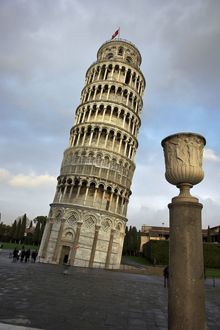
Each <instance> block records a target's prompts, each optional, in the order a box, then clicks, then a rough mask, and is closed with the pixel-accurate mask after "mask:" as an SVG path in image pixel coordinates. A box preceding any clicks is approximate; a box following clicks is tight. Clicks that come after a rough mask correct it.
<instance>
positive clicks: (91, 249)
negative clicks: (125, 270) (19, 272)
mask: <svg viewBox="0 0 220 330" xmlns="http://www.w3.org/2000/svg"><path fill="white" fill-rule="evenodd" d="M125 223H126V218H123V217H118V218H117V217H116V216H113V215H111V214H110V212H103V211H101V212H98V210H94V209H90V208H85V207H82V208H80V206H71V205H69V206H68V207H67V205H61V204H52V205H51V212H50V215H49V218H48V222H47V225H46V227H45V231H44V235H43V238H42V242H41V246H40V249H39V254H38V256H39V257H38V260H39V261H40V262H44V263H54V264H63V263H65V264H69V265H71V266H79V267H92V268H107V269H118V268H120V263H121V254H122V248H123V241H124V232H125Z"/></svg>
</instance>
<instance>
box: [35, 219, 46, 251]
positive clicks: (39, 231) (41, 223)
mask: <svg viewBox="0 0 220 330" xmlns="http://www.w3.org/2000/svg"><path fill="white" fill-rule="evenodd" d="M46 221H47V217H46V216H42V215H40V216H37V217H36V218H35V219H34V220H33V222H34V223H36V228H35V231H34V234H33V243H34V244H36V245H39V244H40V242H41V239H42V236H43V232H44V228H45V225H46Z"/></svg>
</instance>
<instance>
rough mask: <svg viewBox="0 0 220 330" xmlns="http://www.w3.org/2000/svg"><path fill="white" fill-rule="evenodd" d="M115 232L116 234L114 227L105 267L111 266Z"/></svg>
mask: <svg viewBox="0 0 220 330" xmlns="http://www.w3.org/2000/svg"><path fill="white" fill-rule="evenodd" d="M114 234H115V229H112V230H111V234H110V240H109V244H108V251H107V256H106V261H105V268H109V266H110V259H111V253H112V245H113V239H114Z"/></svg>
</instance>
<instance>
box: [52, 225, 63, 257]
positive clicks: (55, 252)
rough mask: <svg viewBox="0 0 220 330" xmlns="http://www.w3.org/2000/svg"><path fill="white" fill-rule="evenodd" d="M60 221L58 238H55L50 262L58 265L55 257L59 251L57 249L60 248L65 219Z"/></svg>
mask: <svg viewBox="0 0 220 330" xmlns="http://www.w3.org/2000/svg"><path fill="white" fill-rule="evenodd" d="M60 221H61V225H60V229H59V233H58V237H57V241H56V247H55V250H54V255H53V258H52V260H53V261H55V262H57V263H58V260H57V257H58V251H59V247H60V241H61V238H62V234H63V227H64V223H65V219H62V220H60Z"/></svg>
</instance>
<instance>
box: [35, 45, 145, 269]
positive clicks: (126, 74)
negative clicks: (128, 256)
mask: <svg viewBox="0 0 220 330" xmlns="http://www.w3.org/2000/svg"><path fill="white" fill-rule="evenodd" d="M140 64H141V55H140V53H139V51H138V49H137V48H136V47H135V46H134V45H133V44H132V43H130V42H128V41H126V40H123V39H114V40H110V41H107V42H105V43H104V44H103V45H102V46H101V47H100V48H99V50H98V53H97V61H96V62H95V63H93V64H92V65H91V66H90V67H89V69H88V70H87V72H86V79H85V86H84V88H83V90H82V93H81V99H80V104H79V106H78V108H77V109H76V115H75V124H74V126H73V127H72V128H71V131H70V141H69V147H68V148H67V149H66V150H65V152H64V157H63V162H62V165H61V171H60V176H59V177H58V179H57V180H58V183H57V189H56V194H55V197H54V201H53V203H52V204H51V205H50V206H51V209H50V213H49V217H48V222H47V225H46V227H45V231H44V235H43V238H42V242H41V246H40V250H39V259H40V261H42V262H47V263H63V262H67V263H69V264H70V265H74V266H81V267H100V268H119V266H120V261H121V253H122V247H123V241H124V233H125V226H126V221H127V219H126V213H127V206H128V202H129V196H130V195H131V191H130V186H131V182H132V177H133V173H134V170H135V164H134V156H135V153H136V150H137V147H138V141H137V134H138V130H139V127H140V124H141V121H140V113H141V110H142V106H143V102H142V96H143V92H144V88H145V79H144V76H143V74H142V73H141V71H140Z"/></svg>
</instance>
